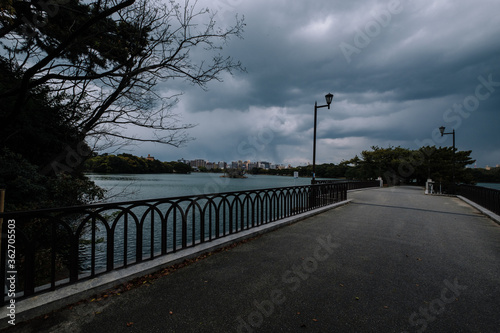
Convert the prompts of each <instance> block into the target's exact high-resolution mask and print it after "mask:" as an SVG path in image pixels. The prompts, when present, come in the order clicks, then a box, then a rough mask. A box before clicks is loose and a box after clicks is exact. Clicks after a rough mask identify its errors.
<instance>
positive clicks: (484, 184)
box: [477, 183, 500, 190]
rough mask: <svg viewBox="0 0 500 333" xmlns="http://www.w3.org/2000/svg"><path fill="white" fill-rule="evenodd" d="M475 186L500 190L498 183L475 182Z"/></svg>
mask: <svg viewBox="0 0 500 333" xmlns="http://www.w3.org/2000/svg"><path fill="white" fill-rule="evenodd" d="M477 186H482V187H488V188H493V189H495V190H500V183H477Z"/></svg>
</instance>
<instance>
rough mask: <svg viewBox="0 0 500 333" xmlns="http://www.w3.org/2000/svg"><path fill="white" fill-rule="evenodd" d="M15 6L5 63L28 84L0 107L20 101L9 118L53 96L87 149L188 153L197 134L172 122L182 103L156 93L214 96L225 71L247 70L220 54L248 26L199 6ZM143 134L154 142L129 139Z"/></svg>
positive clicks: (130, 0) (112, 1)
mask: <svg viewBox="0 0 500 333" xmlns="http://www.w3.org/2000/svg"><path fill="white" fill-rule="evenodd" d="M7 2H9V1H8V0H7ZM10 3H11V4H12V7H11V10H4V8H2V15H1V16H0V23H1V24H2V26H1V27H0V38H1V41H2V45H3V48H4V50H5V51H4V56H3V59H4V61H5V62H6V63H8V65H9V66H10V68H11V70H12V71H14V72H16V73H17V75H18V77H19V80H18V81H17V82H16V83H15V84H13V85H12V87H11V89H8V90H6V91H1V92H0V98H11V99H14V100H15V103H14V107H13V108H12V109H11V110H10V112H18V111H19V110H21V109H22V108H23V106H24V105H25V103H26V101H27V100H28V99H29V95H30V91H32V90H34V89H37V87H40V86H44V87H49V89H50V90H51V93H52V94H53V95H55V96H58V98H59V99H60V100H62V101H63V103H64V105H65V106H66V107H67V108H68V109H70V110H72V113H71V115H70V116H68V119H67V121H68V122H71V124H72V126H75V127H77V128H79V129H80V130H81V133H82V136H83V137H85V139H86V140H87V141H88V140H96V139H97V138H98V139H99V140H106V142H108V143H109V142H116V140H118V141H120V142H123V141H124V140H125V141H130V140H132V141H137V142H158V143H164V144H169V145H173V146H179V145H181V144H183V143H185V142H186V140H188V139H189V136H188V135H187V133H186V130H187V129H189V128H191V127H192V126H193V125H192V124H182V123H180V122H179V119H178V117H177V115H175V114H173V113H172V107H173V106H174V105H176V103H177V101H178V98H179V94H172V95H164V93H163V92H160V91H157V89H156V88H157V85H158V84H159V83H160V82H162V83H163V82H166V81H168V80H172V79H182V80H187V81H189V82H191V83H192V84H194V85H198V86H200V87H201V88H205V87H206V84H207V83H208V82H210V81H212V80H221V76H222V75H221V74H222V73H224V72H230V73H232V72H233V71H234V70H244V69H243V68H242V65H241V63H240V62H237V61H234V60H233V59H232V58H231V57H229V56H224V55H222V54H221V50H222V47H223V46H224V45H225V43H226V42H227V41H228V40H229V39H230V38H231V37H239V38H241V34H242V32H243V28H244V22H243V19H240V18H238V17H236V20H235V25H234V26H231V27H226V28H221V27H217V26H216V22H215V20H214V15H215V13H212V12H210V10H209V9H206V8H201V9H198V6H197V3H196V1H195V2H194V3H191V2H190V1H189V0H185V1H184V2H183V3H182V4H178V3H177V2H175V1H173V0H172V1H169V2H168V3H163V2H161V1H150V0H138V1H136V0H126V1H119V0H95V1H91V2H90V3H89V2H83V1H77V0H58V1H55V2H54V1H52V2H48V1H46V0H40V1H14V2H10ZM5 8H8V7H5ZM201 53H203V56H200V54H201ZM200 59H209V60H200ZM141 128H142V129H144V128H145V129H147V130H148V131H147V133H149V134H148V135H143V136H137V135H134V134H130V133H137V131H136V129H141ZM143 132H145V131H143Z"/></svg>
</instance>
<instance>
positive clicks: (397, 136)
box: [147, 0, 500, 166]
mask: <svg viewBox="0 0 500 333" xmlns="http://www.w3.org/2000/svg"><path fill="white" fill-rule="evenodd" d="M199 5H202V6H208V7H211V8H214V9H216V10H218V14H217V20H218V22H219V23H220V24H222V25H230V24H231V23H232V21H233V19H234V15H235V14H236V13H239V14H240V15H244V16H245V21H246V24H247V26H246V29H245V33H244V39H243V40H238V39H233V40H231V41H230V42H229V44H228V46H226V48H225V49H224V51H223V52H224V54H228V55H231V56H233V57H234V58H235V59H238V60H241V61H242V63H243V64H244V66H245V67H246V69H247V73H236V74H235V75H234V76H233V77H231V76H227V77H225V78H224V82H223V83H219V82H212V83H210V84H209V85H208V90H207V91H202V90H200V89H199V88H196V87H191V86H187V85H186V86H183V85H179V86H178V87H174V90H178V91H184V92H185V94H184V95H183V96H182V98H181V102H180V103H179V105H178V107H177V109H176V110H175V111H176V112H178V113H179V114H180V115H181V116H182V117H183V121H184V122H189V123H197V124H199V125H198V126H197V127H196V128H195V129H193V130H191V132H190V133H191V135H192V136H194V137H195V138H196V139H197V140H195V141H193V142H192V143H190V144H189V145H188V146H187V147H185V148H181V149H173V148H165V147H158V146H155V147H148V148H147V149H150V150H155V151H156V155H158V156H159V157H160V158H164V159H175V158H177V157H179V158H180V157H184V158H193V159H194V158H206V159H209V160H227V161H230V160H234V159H262V160H265V159H267V160H272V161H273V162H276V163H292V164H293V163H295V164H299V163H307V162H308V161H311V159H312V156H311V155H312V152H311V147H312V131H313V107H314V102H315V101H318V103H319V104H324V95H325V94H326V93H328V92H331V93H333V94H334V95H335V97H334V102H333V105H332V108H331V109H330V110H327V109H326V108H325V109H320V111H319V115H318V161H319V162H320V163H321V162H335V163H338V162H340V161H341V160H342V159H348V158H351V157H353V156H355V155H356V154H359V153H360V152H361V151H362V150H366V149H370V146H372V145H379V146H385V147H387V146H388V145H401V146H403V147H406V148H411V149H414V148H418V147H419V144H422V143H434V144H435V145H438V146H439V145H451V138H446V137H444V138H439V137H436V135H435V130H436V128H437V127H439V126H441V125H444V126H446V127H447V128H448V129H451V128H452V127H453V128H455V130H456V131H457V147H458V148H459V149H460V150H472V151H473V154H472V155H473V157H474V158H476V159H477V160H478V165H479V166H484V165H486V164H490V165H494V164H498V163H500V154H499V150H498V148H497V145H498V142H500V140H499V139H500V134H499V133H500V132H499V131H498V124H499V118H500V114H499V113H498V109H499V106H500V62H499V61H498V59H499V56H500V43H498V42H497V39H498V36H499V35H500V18H499V16H498V13H499V12H500V3H499V2H498V1H493V0H492V1H488V0H481V1H474V2H471V1H465V0H460V1H456V0H455V1H425V0H422V1H418V2H417V1H416V0H400V1H398V0H389V1H382V0H381V1H375V0H359V1H330V0H317V1H307V2H306V1H299V0H288V1H285V0H281V1H263V0H257V1H244V0H218V1H215V2H214V1H203V2H202V1H200V2H199ZM485 82H486V83H485ZM170 84H171V83H170ZM169 87H170V88H171V89H172V87H171V86H169ZM478 87H480V88H478ZM478 89H479V90H478ZM478 91H479V97H480V98H478V97H477V92H478ZM467 103H468V104H467ZM456 105H459V106H460V105H462V109H460V108H457V107H456ZM450 110H451V111H450ZM433 133H434V134H433Z"/></svg>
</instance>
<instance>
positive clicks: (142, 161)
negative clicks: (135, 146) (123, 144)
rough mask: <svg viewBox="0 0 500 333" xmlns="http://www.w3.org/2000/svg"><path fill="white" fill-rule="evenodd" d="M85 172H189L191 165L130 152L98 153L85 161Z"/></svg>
mask: <svg viewBox="0 0 500 333" xmlns="http://www.w3.org/2000/svg"><path fill="white" fill-rule="evenodd" d="M84 169H85V171H86V172H95V173H132V174H136V173H189V172H191V167H190V166H189V165H187V164H184V163H180V162H160V161H158V160H148V159H147V158H144V157H137V156H134V155H131V154H118V155H108V154H104V155H98V156H94V157H92V158H90V159H88V160H87V161H86V162H85V165H84Z"/></svg>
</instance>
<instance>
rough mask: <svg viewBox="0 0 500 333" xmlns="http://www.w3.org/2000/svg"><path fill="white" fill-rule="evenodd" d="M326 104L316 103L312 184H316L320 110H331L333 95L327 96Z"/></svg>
mask: <svg viewBox="0 0 500 333" xmlns="http://www.w3.org/2000/svg"><path fill="white" fill-rule="evenodd" d="M325 99H326V104H325V105H318V102H314V139H313V174H312V179H311V184H315V183H316V122H317V119H318V109H320V108H326V107H328V109H330V104H332V100H333V95H332V94H330V93H329V94H327V95H325Z"/></svg>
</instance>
